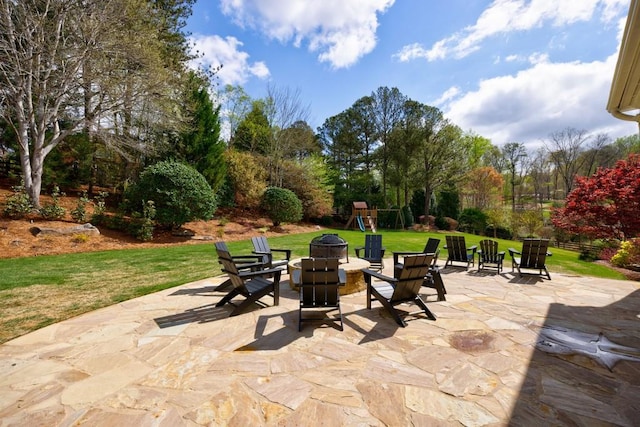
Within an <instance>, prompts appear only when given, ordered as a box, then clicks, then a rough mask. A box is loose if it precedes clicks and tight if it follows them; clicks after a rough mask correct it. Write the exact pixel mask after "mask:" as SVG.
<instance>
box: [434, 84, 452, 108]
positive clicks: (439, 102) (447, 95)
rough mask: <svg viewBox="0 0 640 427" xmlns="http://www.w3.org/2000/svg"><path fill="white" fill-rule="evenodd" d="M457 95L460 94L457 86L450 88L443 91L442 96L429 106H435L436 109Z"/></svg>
mask: <svg viewBox="0 0 640 427" xmlns="http://www.w3.org/2000/svg"><path fill="white" fill-rule="evenodd" d="M459 94H460V88H459V87H457V86H452V87H450V88H449V89H447V90H445V91H444V93H443V94H442V96H440V98H438V99H436V100H435V101H433V102H430V103H429V104H430V105H435V106H436V107H437V106H440V105H443V104H445V103H447V102H449V101H451V100H452V99H454V98H455V97H456V96H458V95H459Z"/></svg>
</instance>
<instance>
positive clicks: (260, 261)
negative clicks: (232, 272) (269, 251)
mask: <svg viewBox="0 0 640 427" xmlns="http://www.w3.org/2000/svg"><path fill="white" fill-rule="evenodd" d="M214 246H215V248H216V253H217V254H218V260H219V257H220V251H223V252H226V253H229V248H228V247H227V244H226V243H225V242H222V241H221V242H215V243H214ZM231 259H232V260H233V261H234V262H235V263H236V267H237V268H238V270H254V271H255V270H264V269H265V268H269V260H268V258H267V256H266V255H258V254H247V255H233V256H231ZM218 262H220V261H218ZM231 289H233V284H232V283H231V279H230V278H229V279H227V280H225V281H224V282H222V283H221V284H219V285H218V286H216V288H215V289H214V291H218V292H220V291H223V292H226V291H230V290H231Z"/></svg>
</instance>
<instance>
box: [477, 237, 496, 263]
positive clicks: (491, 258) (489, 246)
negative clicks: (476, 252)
mask: <svg viewBox="0 0 640 427" xmlns="http://www.w3.org/2000/svg"><path fill="white" fill-rule="evenodd" d="M480 256H481V257H482V260H483V261H484V262H485V263H489V264H491V263H498V262H500V257H499V256H498V242H496V241H495V240H489V239H485V240H481V241H480Z"/></svg>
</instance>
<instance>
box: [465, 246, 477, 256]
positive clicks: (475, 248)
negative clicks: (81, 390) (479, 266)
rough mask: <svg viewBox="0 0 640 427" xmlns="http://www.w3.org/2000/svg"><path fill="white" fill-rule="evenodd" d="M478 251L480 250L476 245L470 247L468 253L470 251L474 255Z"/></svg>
mask: <svg viewBox="0 0 640 427" xmlns="http://www.w3.org/2000/svg"><path fill="white" fill-rule="evenodd" d="M477 250H478V246H476V245H473V246H469V247H468V248H467V252H468V251H472V252H473V253H474V254H475V253H476V251H477Z"/></svg>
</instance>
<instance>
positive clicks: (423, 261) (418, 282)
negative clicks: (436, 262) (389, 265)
mask: <svg viewBox="0 0 640 427" xmlns="http://www.w3.org/2000/svg"><path fill="white" fill-rule="evenodd" d="M432 260H433V254H419V255H409V256H406V257H404V261H403V263H402V268H401V269H398V272H397V274H398V276H397V277H396V279H398V281H397V282H396V284H395V289H394V291H393V296H392V297H391V302H392V303H393V302H396V301H410V300H412V299H414V298H415V297H416V295H418V293H419V292H420V287H421V286H422V283H423V282H424V277H425V276H426V275H427V273H428V272H429V266H430V265H431V261H432Z"/></svg>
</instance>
